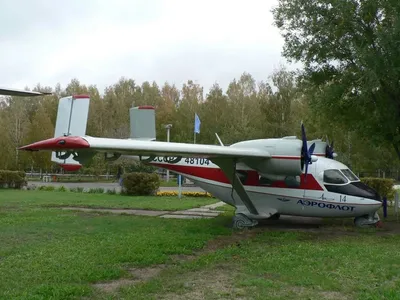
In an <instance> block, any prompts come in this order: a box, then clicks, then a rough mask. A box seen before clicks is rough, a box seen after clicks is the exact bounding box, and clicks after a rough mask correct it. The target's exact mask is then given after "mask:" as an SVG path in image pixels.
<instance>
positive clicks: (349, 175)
mask: <svg viewBox="0 0 400 300" xmlns="http://www.w3.org/2000/svg"><path fill="white" fill-rule="evenodd" d="M340 171H342V173H343V174H344V176H346V177H347V179H349V180H350V181H359V179H358V177H357V176H356V175H354V173H353V172H352V171H351V170H350V169H342V170H340Z"/></svg>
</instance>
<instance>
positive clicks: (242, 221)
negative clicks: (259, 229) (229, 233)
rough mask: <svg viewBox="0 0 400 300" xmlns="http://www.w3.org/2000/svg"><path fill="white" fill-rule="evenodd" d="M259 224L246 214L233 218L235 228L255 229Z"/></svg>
mask: <svg viewBox="0 0 400 300" xmlns="http://www.w3.org/2000/svg"><path fill="white" fill-rule="evenodd" d="M257 224H258V222H257V221H255V220H252V219H249V218H248V217H247V216H246V215H244V214H240V213H239V214H237V215H235V216H234V217H233V228H235V229H243V228H245V227H254V226H256V225H257Z"/></svg>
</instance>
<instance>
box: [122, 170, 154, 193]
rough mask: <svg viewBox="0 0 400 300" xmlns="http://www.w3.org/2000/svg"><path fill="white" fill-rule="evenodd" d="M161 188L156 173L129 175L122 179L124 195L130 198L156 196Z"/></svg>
mask: <svg viewBox="0 0 400 300" xmlns="http://www.w3.org/2000/svg"><path fill="white" fill-rule="evenodd" d="M159 187H160V177H158V175H157V174H156V173H141V172H137V173H127V174H125V175H124V176H123V177H122V192H121V193H122V194H124V195H130V196H147V195H155V194H156V193H157V190H158V188H159Z"/></svg>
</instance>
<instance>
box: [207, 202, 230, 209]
mask: <svg viewBox="0 0 400 300" xmlns="http://www.w3.org/2000/svg"><path fill="white" fill-rule="evenodd" d="M224 205H226V203H225V202H222V201H220V202H217V203H214V204H209V205H205V206H202V208H210V209H214V208H217V207H220V206H224Z"/></svg>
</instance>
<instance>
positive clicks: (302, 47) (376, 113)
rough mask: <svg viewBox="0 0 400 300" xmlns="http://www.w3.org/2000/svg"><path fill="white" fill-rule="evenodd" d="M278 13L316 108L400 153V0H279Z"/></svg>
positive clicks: (289, 53) (288, 46)
mask: <svg viewBox="0 0 400 300" xmlns="http://www.w3.org/2000/svg"><path fill="white" fill-rule="evenodd" d="M273 15H274V19H275V24H276V25H277V27H278V28H279V29H280V30H281V31H282V34H283V37H284V39H285V45H284V51H283V54H284V56H285V57H286V58H288V59H289V61H293V60H294V61H298V62H302V63H304V66H305V68H304V71H303V72H302V76H301V83H302V84H304V87H305V88H307V92H308V95H309V98H310V108H311V109H312V110H313V112H314V113H316V114H319V115H321V117H323V118H326V119H327V120H330V121H334V122H333V123H343V124H345V125H346V126H347V127H348V128H351V129H352V130H353V131H354V132H356V133H357V134H358V136H364V137H368V138H369V139H370V140H371V139H373V142H374V144H391V145H392V146H393V147H394V149H395V151H396V153H397V156H398V157H399V158H400V48H399V47H398V40H399V39H400V18H399V15H400V2H399V1H397V0H381V1H376V0H364V1H358V0H341V1H327V0H279V4H278V7H277V8H275V9H274V10H273Z"/></svg>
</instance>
